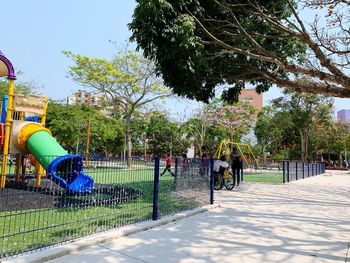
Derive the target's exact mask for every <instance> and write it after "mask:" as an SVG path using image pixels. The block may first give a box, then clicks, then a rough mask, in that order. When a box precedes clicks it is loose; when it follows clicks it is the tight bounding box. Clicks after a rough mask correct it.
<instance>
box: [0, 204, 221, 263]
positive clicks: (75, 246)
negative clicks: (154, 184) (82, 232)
mask: <svg viewBox="0 0 350 263" xmlns="http://www.w3.org/2000/svg"><path fill="white" fill-rule="evenodd" d="M218 207H220V204H213V205H207V206H203V207H199V208H196V209H193V210H188V211H184V212H182V213H176V214H174V215H170V216H166V217H164V218H161V219H159V220H157V221H146V222H142V223H140V224H139V225H131V226H130V225H129V226H125V227H124V229H123V228H122V229H115V230H110V231H106V232H102V233H96V234H94V235H91V236H87V237H81V238H79V239H77V240H73V241H71V242H70V243H69V244H67V243H66V244H64V245H60V246H56V247H51V248H48V249H47V250H43V251H40V252H35V251H34V252H33V254H27V253H26V254H24V255H20V256H18V257H14V258H13V259H11V260H5V261H0V262H2V263H24V262H25V263H43V262H47V261H50V260H53V259H56V258H60V257H63V256H67V255H70V254H74V253H77V252H79V251H82V250H85V249H88V248H90V247H92V246H96V245H101V244H103V243H106V242H109V241H112V240H115V239H119V238H122V237H127V236H130V235H133V234H136V233H139V232H143V231H147V230H150V229H153V228H156V227H159V226H162V225H166V224H169V223H173V222H176V221H179V220H182V219H184V218H186V217H190V216H193V215H196V214H200V213H204V212H207V211H209V210H212V209H215V208H218ZM30 257H32V258H30Z"/></svg>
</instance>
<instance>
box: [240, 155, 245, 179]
mask: <svg viewBox="0 0 350 263" xmlns="http://www.w3.org/2000/svg"><path fill="white" fill-rule="evenodd" d="M243 165H244V162H243V160H241V173H240V174H241V181H242V182H243V180H244V178H243Z"/></svg>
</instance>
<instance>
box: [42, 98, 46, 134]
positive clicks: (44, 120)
mask: <svg viewBox="0 0 350 263" xmlns="http://www.w3.org/2000/svg"><path fill="white" fill-rule="evenodd" d="M43 101H44V108H43V115H42V116H41V124H42V126H43V127H45V125H46V111H47V96H44V97H43Z"/></svg>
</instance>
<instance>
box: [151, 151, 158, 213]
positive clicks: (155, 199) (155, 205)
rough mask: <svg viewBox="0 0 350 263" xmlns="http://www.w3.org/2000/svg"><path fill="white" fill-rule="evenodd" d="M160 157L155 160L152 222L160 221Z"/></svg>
mask: <svg viewBox="0 0 350 263" xmlns="http://www.w3.org/2000/svg"><path fill="white" fill-rule="evenodd" d="M158 192H159V157H155V158H154V181H153V211H152V220H158Z"/></svg>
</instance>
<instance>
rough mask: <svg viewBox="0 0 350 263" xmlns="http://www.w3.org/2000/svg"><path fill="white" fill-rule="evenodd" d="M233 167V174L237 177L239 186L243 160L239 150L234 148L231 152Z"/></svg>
mask: <svg viewBox="0 0 350 263" xmlns="http://www.w3.org/2000/svg"><path fill="white" fill-rule="evenodd" d="M231 161H232V164H231V167H232V174H233V176H234V177H236V182H237V185H239V182H240V179H241V178H240V170H241V168H242V159H241V156H240V154H239V152H238V150H237V148H236V147H233V149H232V152H231Z"/></svg>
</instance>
